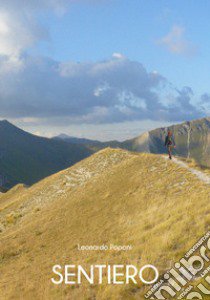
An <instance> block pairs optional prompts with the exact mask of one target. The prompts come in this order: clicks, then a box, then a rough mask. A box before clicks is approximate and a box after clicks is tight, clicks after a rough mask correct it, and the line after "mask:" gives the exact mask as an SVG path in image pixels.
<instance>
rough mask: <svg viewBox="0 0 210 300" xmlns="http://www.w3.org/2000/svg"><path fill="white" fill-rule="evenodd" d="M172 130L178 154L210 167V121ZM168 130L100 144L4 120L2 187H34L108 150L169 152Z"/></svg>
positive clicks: (0, 136)
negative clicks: (47, 133)
mask: <svg viewBox="0 0 210 300" xmlns="http://www.w3.org/2000/svg"><path fill="white" fill-rule="evenodd" d="M169 128H170V129H171V130H172V131H173V133H174V136H175V141H176V144H177V148H176V155H179V156H183V157H189V158H193V159H195V160H196V162H197V163H198V164H199V165H201V166H204V167H210V118H203V119H200V120H195V121H191V122H185V123H183V124H178V125H174V126H170V127H169ZM167 130H168V128H159V129H155V130H152V131H149V132H146V133H144V134H142V135H140V136H139V137H136V138H134V139H130V140H127V141H124V142H118V141H108V142H100V141H97V140H89V139H85V138H75V137H69V136H67V135H63V134H62V135H60V136H57V137H54V138H52V139H49V138H44V137H38V136H35V135H33V134H30V133H27V132H25V131H23V130H21V129H19V128H17V127H16V126H14V125H12V124H11V123H9V122H8V121H6V120H4V121H0V187H4V188H5V187H6V188H10V187H12V186H14V185H15V184H17V183H24V184H26V185H31V184H33V183H35V182H37V181H39V180H40V179H42V178H44V177H46V176H49V175H51V174H53V173H56V172H58V171H60V170H62V169H65V168H67V167H69V166H71V165H73V164H75V163H76V162H78V161H80V160H82V159H83V158H86V157H88V156H89V155H91V154H92V153H94V152H97V151H98V150H100V149H103V148H106V147H112V148H122V149H127V150H131V151H136V152H148V153H157V154H158V153H165V152H166V149H165V147H164V139H165V135H166V133H167ZM0 190H1V189H0Z"/></svg>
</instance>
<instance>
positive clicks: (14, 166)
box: [0, 120, 93, 188]
mask: <svg viewBox="0 0 210 300" xmlns="http://www.w3.org/2000/svg"><path fill="white" fill-rule="evenodd" d="M92 153H93V151H92V150H90V149H89V148H88V146H86V145H78V144H77V145H76V144H75V143H74V144H73V143H72V144H71V143H68V144H67V143H65V142H64V141H62V140H55V139H48V138H43V137H38V136H35V135H32V134H30V133H27V132H25V131H23V130H21V129H19V128H17V127H16V126H14V125H12V124H11V123H9V122H8V121H6V120H4V121H0V186H4V187H8V188H10V187H12V186H14V185H15V184H17V183H20V182H21V183H24V184H26V185H31V184H33V183H35V182H37V181H38V180H40V179H42V178H44V177H46V176H48V175H50V174H53V173H55V172H58V171H60V170H61V169H64V168H67V167H69V166H71V165H73V164H74V163H76V162H78V161H80V160H82V159H83V158H85V157H87V156H89V155H90V154H92Z"/></svg>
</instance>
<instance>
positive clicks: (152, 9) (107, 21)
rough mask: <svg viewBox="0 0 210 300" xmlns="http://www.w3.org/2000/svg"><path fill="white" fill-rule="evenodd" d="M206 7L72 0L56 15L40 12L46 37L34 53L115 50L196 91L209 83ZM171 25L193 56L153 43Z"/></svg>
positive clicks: (88, 54) (65, 56) (80, 56)
mask: <svg viewBox="0 0 210 300" xmlns="http://www.w3.org/2000/svg"><path fill="white" fill-rule="evenodd" d="M99 2H100V1H99ZM209 11H210V2H209V1H205V0H201V1H192V0H191V1H179V0H175V1H173V0H172V1H159V0H158V1H157V0H153V1H152V0H149V1H145V0H144V1H141V0H131V1H128V0H116V1H114V0H113V1H102V3H101V4H99V3H98V4H95V5H90V4H84V3H80V4H76V3H74V4H73V5H71V7H70V8H69V10H68V12H67V13H66V14H65V15H63V16H62V17H61V18H60V19H59V18H58V17H57V16H56V15H53V14H48V16H47V19H45V16H43V19H45V20H43V19H42V22H44V24H45V25H46V26H47V27H48V28H49V29H50V36H51V41H50V42H49V43H46V42H45V43H44V45H43V43H42V47H40V48H39V52H40V53H41V54H45V55H50V56H51V57H53V58H54V59H56V60H63V61H66V60H67V61H68V60H73V61H78V62H80V61H89V60H91V61H98V60H103V59H106V58H107V57H110V56H111V55H112V53H114V52H119V53H122V54H124V55H125V56H127V57H129V59H131V60H137V61H140V62H142V63H143V64H144V66H145V67H146V68H147V69H148V70H151V71H152V70H158V71H159V72H160V73H161V74H163V75H164V76H166V77H167V78H168V79H169V80H170V81H171V82H173V83H174V84H176V85H190V86H193V87H194V88H195V90H196V91H198V92H201V93H202V92H204V91H206V90H207V89H208V88H209V86H210V77H209V65H210V57H209V52H210V33H209V28H210V21H209ZM173 26H180V27H183V28H184V30H185V32H184V33H183V38H184V39H186V40H188V41H189V43H191V44H192V46H194V47H195V52H196V53H195V54H194V55H188V54H180V55H176V54H174V53H171V52H169V51H167V50H166V49H165V48H164V47H160V45H158V40H159V39H161V38H162V37H163V36H165V35H167V34H168V33H169V32H170V31H171V29H172V28H173ZM195 74H196V76H195Z"/></svg>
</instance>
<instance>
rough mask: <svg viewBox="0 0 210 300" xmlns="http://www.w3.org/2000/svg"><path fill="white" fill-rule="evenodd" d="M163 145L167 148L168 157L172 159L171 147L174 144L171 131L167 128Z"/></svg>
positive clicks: (174, 146) (174, 145)
mask: <svg viewBox="0 0 210 300" xmlns="http://www.w3.org/2000/svg"><path fill="white" fill-rule="evenodd" d="M165 146H166V147H167V149H168V156H169V159H172V149H173V148H176V144H175V141H174V138H173V135H172V132H171V131H170V130H169V131H168V134H167V136H166V139H165Z"/></svg>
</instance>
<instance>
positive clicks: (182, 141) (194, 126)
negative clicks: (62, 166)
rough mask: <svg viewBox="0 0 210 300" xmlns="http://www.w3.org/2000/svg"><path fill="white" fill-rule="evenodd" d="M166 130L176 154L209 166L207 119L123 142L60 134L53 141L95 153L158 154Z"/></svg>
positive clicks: (208, 129)
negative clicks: (114, 150)
mask: <svg viewBox="0 0 210 300" xmlns="http://www.w3.org/2000/svg"><path fill="white" fill-rule="evenodd" d="M168 129H170V130H172V131H173V134H174V137H175V141H176V145H177V148H176V150H175V154H176V155H179V156H183V157H187V158H193V159H195V161H196V162H197V163H198V164H199V165H202V166H204V167H210V118H203V119H199V120H194V121H191V122H184V123H182V124H178V125H173V126H169V127H163V128H158V129H155V130H151V131H148V132H145V133H143V134H142V135H140V136H138V137H136V138H133V139H130V140H126V141H124V142H118V141H110V142H100V141H95V140H94V141H92V140H88V139H80V138H75V137H69V136H67V135H60V136H58V137H56V139H62V140H64V141H66V142H69V143H76V144H86V145H89V146H90V147H93V149H94V150H95V151H96V150H97V149H98V150H99V149H102V148H105V147H108V146H110V147H113V148H123V149H127V150H131V151H137V152H147V153H157V154H160V153H165V152H166V148H165V146H164V140H165V136H166V134H167V130H168Z"/></svg>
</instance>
